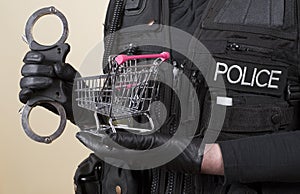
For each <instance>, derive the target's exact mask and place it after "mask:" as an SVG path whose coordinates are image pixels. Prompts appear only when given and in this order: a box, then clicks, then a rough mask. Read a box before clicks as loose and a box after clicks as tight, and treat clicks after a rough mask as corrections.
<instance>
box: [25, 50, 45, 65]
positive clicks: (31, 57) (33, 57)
mask: <svg viewBox="0 0 300 194" xmlns="http://www.w3.org/2000/svg"><path fill="white" fill-rule="evenodd" d="M44 59H45V56H44V55H43V54H41V53H40V52H37V51H29V52H28V53H27V54H26V55H25V57H24V59H23V62H24V63H35V64H38V63H42V62H43V61H44Z"/></svg>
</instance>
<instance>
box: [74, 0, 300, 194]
mask: <svg viewBox="0 0 300 194" xmlns="http://www.w3.org/2000/svg"><path fill="white" fill-rule="evenodd" d="M299 10H300V2H299V1H297V0H210V1H208V0H127V1H126V0H111V1H110V4H109V7H108V12H107V17H106V21H105V35H110V34H112V33H114V32H116V31H117V30H119V29H124V28H127V27H131V26H135V25H140V24H146V25H149V28H147V29H143V30H141V31H134V32H124V33H123V34H122V33H120V34H118V33H117V34H116V35H114V36H110V37H109V38H107V39H106V40H105V43H106V44H105V45H106V47H105V49H106V53H105V56H104V61H107V60H106V59H107V57H108V56H109V55H111V54H118V52H123V51H124V50H126V47H128V45H130V44H132V42H128V41H127V40H128V39H129V40H132V38H128V37H129V36H133V37H137V38H140V39H141V38H143V37H147V38H149V36H150V35H149V34H150V32H151V34H152V35H153V34H155V32H159V31H160V28H157V26H155V27H153V28H152V27H151V23H153V22H154V23H155V24H162V25H171V26H174V27H176V28H179V29H181V30H184V31H186V32H188V33H190V34H192V35H194V36H195V37H196V38H197V39H198V40H200V41H201V42H202V43H203V44H204V45H205V46H206V47H207V49H208V50H209V51H210V53H212V55H213V57H214V59H215V61H216V63H215V64H213V65H212V66H211V67H209V69H210V70H211V71H209V72H210V73H209V77H210V79H212V82H213V81H217V80H218V79H222V78H223V80H224V82H225V86H226V91H227V96H226V97H225V100H227V102H228V100H229V102H230V103H229V104H228V103H224V102H223V101H224V96H223V97H222V98H221V101H220V102H217V101H216V100H215V99H211V96H214V97H218V94H215V95H211V93H210V92H208V91H209V90H208V88H207V85H206V83H205V80H204V79H203V76H202V75H203V73H204V72H200V71H199V69H197V68H194V65H193V64H191V62H189V61H187V60H185V59H184V57H182V56H180V55H178V54H177V53H175V52H172V49H171V45H172V39H171V38H170V36H171V35H170V34H159V33H158V34H159V35H158V36H160V37H159V38H160V39H162V40H165V41H166V45H168V44H169V45H170V47H169V48H168V49H170V51H171V53H173V58H172V62H173V63H174V64H177V65H176V66H174V68H178V69H179V70H180V71H181V72H182V73H183V74H185V75H187V76H188V77H189V78H190V80H191V81H192V82H193V86H194V87H195V88H196V90H197V91H198V98H199V101H201V102H200V106H201V116H200V118H195V117H193V116H194V115H193V111H190V112H191V115H182V116H183V117H184V120H185V121H186V123H187V124H186V126H187V128H188V122H189V121H190V119H191V118H192V119H199V121H200V123H201V125H200V126H199V129H198V133H199V134H198V135H203V134H205V128H206V126H207V125H208V121H209V118H207V117H209V115H210V114H209V113H210V107H211V105H212V103H219V104H218V105H219V106H225V107H226V110H227V111H226V117H225V121H224V125H223V128H222V131H221V134H220V135H219V138H218V141H226V140H230V139H237V138H243V137H247V136H255V135H263V134H270V133H277V132H281V131H292V130H296V129H297V128H299V126H300V123H299V122H300V121H299V119H297V118H298V117H299V113H298V111H299V110H298V107H299V104H298V102H299V100H300V81H299V68H300V67H299V62H300V61H299V54H300V48H299V38H300V36H299V30H300V29H299V28H300V27H299V26H300V25H299V24H298V22H299V21H300V13H299ZM173 41H174V40H173ZM175 41H176V40H175ZM188 45H189V44H187V49H189V47H188ZM128 49H129V51H128V52H139V53H149V52H152V53H153V52H154V53H159V52H161V51H164V49H162V48H156V47H153V46H145V47H141V48H136V49H135V50H133V49H132V48H127V50H128ZM132 50H133V51H132ZM137 50H138V51H137ZM104 65H105V63H104ZM160 74H161V75H160V76H161V77H163V79H170V80H171V81H170V82H172V83H173V84H175V82H178V80H175V79H174V75H173V71H172V70H170V69H163V68H162V70H161V73H160ZM178 79H180V77H179V78H178ZM179 89H182V90H186V91H184V92H183V93H184V94H186V95H187V96H186V98H185V99H187V100H186V102H182V103H183V104H184V105H185V108H188V109H192V108H193V105H192V104H191V102H192V101H193V99H192V100H191V99H190V98H191V97H190V96H189V90H188V89H187V88H179ZM214 89H215V90H216V91H217V90H218V88H214ZM211 91H212V90H211ZM170 94H171V95H170ZM158 98H159V100H161V101H163V102H164V103H165V105H166V106H167V107H169V108H168V119H167V122H166V123H165V124H164V125H165V127H163V128H164V129H167V130H162V131H161V132H162V133H170V134H173V133H174V132H175V131H176V126H177V124H178V123H176V122H177V121H178V117H179V115H180V110H179V109H178V102H177V98H176V96H175V95H174V94H172V91H171V89H170V88H168V87H163V86H162V87H161V88H160V95H159V96H158ZM222 100H223V101H222ZM207 115H208V116H207ZM94 165H95V164H94ZM101 165H102V167H103V168H105V164H101ZM95 166H97V165H95ZM92 169H93V168H92ZM109 169H112V167H109ZM90 171H92V170H90ZM112 172H113V173H114V170H112ZM108 174H109V172H108ZM114 174H115V173H114ZM133 174H134V175H133ZM119 176H120V179H121V177H123V179H124V177H130V178H129V180H132V177H133V176H135V177H140V178H139V180H140V181H141V182H143V184H137V183H136V182H135V181H133V182H131V183H129V182H128V183H124V181H122V180H120V181H115V179H114V181H115V182H116V184H117V182H119V183H118V184H123V187H124V188H131V186H132V185H131V184H134V185H135V186H136V187H139V188H136V189H137V190H135V191H134V192H130V191H127V192H125V193H130V194H131V193H135V192H136V193H147V194H148V193H151V194H165V193H166V194H196V193H214V192H215V193H226V192H228V190H230V189H229V187H230V186H228V187H224V186H223V185H222V178H221V177H216V176H205V175H198V176H194V175H188V174H182V173H175V172H166V171H163V170H159V169H153V170H148V171H144V172H140V176H139V175H137V172H134V173H132V172H130V171H124V170H123V171H122V170H119ZM78 177H79V175H78V176H77V179H78ZM141 177H142V178H141ZM103 179H106V177H102V178H101V180H100V182H101V181H102V182H103ZM104 182H107V181H104ZM120 182H122V183H120ZM112 185H113V183H112ZM130 185H131V186H130ZM137 185H138V186H137ZM98 187H99V186H98ZM100 187H101V189H102V193H105V194H106V193H115V191H114V189H111V188H110V189H107V188H108V187H107V186H105V185H104V186H103V185H102V186H100ZM243 187H244V186H243ZM112 188H114V186H112ZM96 190H97V189H96ZM108 190H109V192H108ZM78 193H80V192H78ZM82 193H84V192H82ZM99 193H100V192H99ZM122 194H123V192H122Z"/></svg>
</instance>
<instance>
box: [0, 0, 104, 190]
mask: <svg viewBox="0 0 300 194" xmlns="http://www.w3.org/2000/svg"><path fill="white" fill-rule="evenodd" d="M108 1H109V0H89V1H61V0H47V1H46V0H26V1H3V0H2V1H1V6H0V7H1V12H0V18H1V20H0V21H1V24H0V28H1V50H0V51H1V52H0V55H1V56H0V60H1V67H2V68H1V76H0V79H1V81H0V88H1V100H0V103H1V106H0V107H1V117H0V123H1V129H0V130H1V131H0V144H1V145H0V153H1V156H0V194H54V193H55V194H56V193H59V194H69V193H74V192H73V175H74V172H75V169H76V167H77V165H78V164H79V163H80V161H82V160H83V159H84V158H86V157H87V156H88V154H89V151H88V150H87V149H86V148H84V147H83V146H82V145H81V144H80V143H79V142H78V141H77V140H76V138H75V134H76V132H77V131H78V129H77V128H76V127H75V126H73V125H72V124H70V123H69V124H68V127H67V129H66V131H65V133H64V134H63V135H62V137H61V138H59V139H58V140H57V141H55V142H54V143H53V144H51V145H41V144H38V143H35V142H33V141H31V140H30V139H29V138H27V136H26V135H25V134H24V132H23V130H22V128H21V125H20V116H19V114H18V110H19V108H20V107H21V103H20V102H19V101H18V92H19V79H20V77H21V76H20V69H21V67H22V58H23V56H24V54H25V53H26V52H27V51H28V46H27V45H26V44H25V43H24V42H23V41H22V40H21V35H22V34H23V33H24V26H25V23H26V21H27V19H28V17H29V16H30V15H31V14H32V13H33V12H34V11H36V10H37V9H39V8H42V7H45V6H50V5H54V6H55V7H56V8H58V9H59V10H60V11H62V12H63V13H64V14H65V15H66V17H67V19H68V21H69V28H70V36H69V39H68V41H67V42H68V43H70V45H71V47H72V51H71V53H70V54H69V56H68V59H67V60H68V62H69V63H71V64H72V65H73V66H75V67H77V68H79V66H80V64H81V62H82V61H83V60H84V58H85V56H86V55H87V53H88V51H89V50H90V49H91V48H93V47H94V46H95V44H96V43H97V42H99V41H101V39H102V37H103V33H102V31H103V26H102V24H103V21H104V17H105V12H106V6H107V4H108ZM47 19H49V22H48V21H47ZM47 19H46V18H45V19H43V20H41V22H40V23H39V24H38V26H37V27H36V32H37V33H38V34H37V35H36V37H37V38H38V39H39V40H40V39H41V40H43V41H46V42H47V41H49V40H55V37H56V36H57V34H58V33H59V25H58V24H59V23H58V21H57V20H55V19H54V18H53V17H49V18H47ZM45 36H47V37H48V38H49V40H48V39H45V40H44V39H43V37H45ZM31 121H32V125H33V128H36V129H40V128H45V126H46V128H47V129H48V128H49V129H55V128H56V126H57V125H56V124H57V122H58V118H57V117H56V116H53V115H52V114H48V113H46V112H45V111H44V110H36V111H34V112H33V115H32V120H31ZM41 131H42V132H43V133H49V131H47V130H45V131H43V130H41Z"/></svg>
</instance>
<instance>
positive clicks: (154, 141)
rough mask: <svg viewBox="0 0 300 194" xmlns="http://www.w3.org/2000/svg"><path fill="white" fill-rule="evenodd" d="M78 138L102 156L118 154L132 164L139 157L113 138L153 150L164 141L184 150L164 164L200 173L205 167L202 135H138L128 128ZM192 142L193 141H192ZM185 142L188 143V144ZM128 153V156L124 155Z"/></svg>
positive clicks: (176, 149) (81, 133)
mask: <svg viewBox="0 0 300 194" xmlns="http://www.w3.org/2000/svg"><path fill="white" fill-rule="evenodd" d="M77 138H78V139H79V140H80V141H81V142H82V143H83V144H84V145H85V146H86V147H88V148H89V149H91V150H92V151H94V152H95V154H96V155H98V156H99V157H110V158H116V159H119V160H123V161H124V162H125V163H127V164H128V165H130V164H132V163H135V162H136V160H137V158H135V157H131V155H130V152H128V151H127V150H126V149H125V150H124V149H122V148H121V147H118V146H116V145H114V144H112V143H111V141H110V140H109V139H111V140H113V141H114V142H115V143H117V144H119V145H120V146H123V147H126V148H128V149H131V150H150V149H153V148H156V147H158V146H161V145H163V144H164V146H165V148H166V149H172V150H173V151H174V150H175V151H179V153H180V154H179V155H178V156H177V157H176V158H174V159H173V160H171V161H170V162H168V163H167V164H165V165H163V166H161V168H164V169H167V170H170V171H176V172H183V173H188V174H199V173H200V171H201V164H202V155H203V151H201V148H200V145H201V142H202V139H201V138H194V139H193V140H192V141H191V142H190V140H189V139H188V138H180V139H177V138H171V136H168V135H163V134H160V133H155V134H151V135H136V134H131V133H125V132H118V133H114V134H111V135H110V136H108V135H96V134H92V133H89V132H79V133H78V134H77ZM188 142H190V143H189V144H188ZM185 145H188V146H187V147H186V148H185ZM112 148H113V149H112ZM122 152H125V153H122ZM126 152H128V154H127V153H126ZM157 154H158V155H159V154H161V153H157ZM124 155H125V156H126V155H127V156H128V157H125V158H124V157H123V156H124ZM120 157H121V158H120Z"/></svg>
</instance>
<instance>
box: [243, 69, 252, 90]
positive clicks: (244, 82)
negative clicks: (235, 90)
mask: <svg viewBox="0 0 300 194" xmlns="http://www.w3.org/2000/svg"><path fill="white" fill-rule="evenodd" d="M247 70H248V68H247V67H244V73H243V79H242V84H241V85H242V86H250V85H251V83H248V82H246V75H247Z"/></svg>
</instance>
